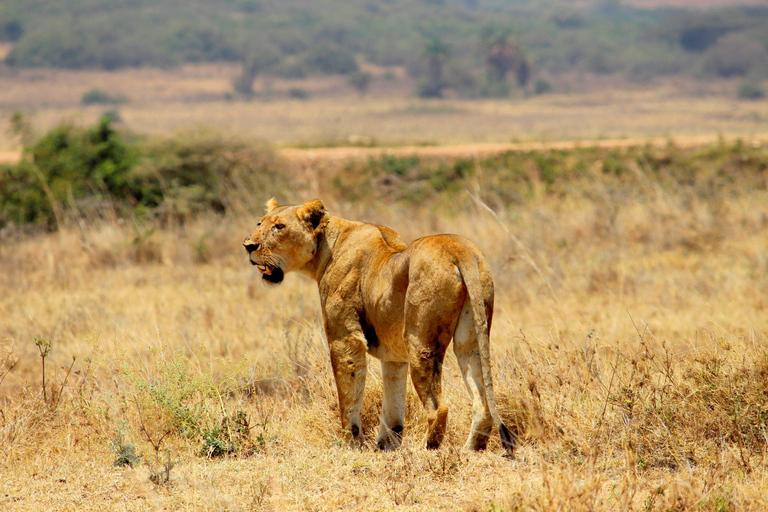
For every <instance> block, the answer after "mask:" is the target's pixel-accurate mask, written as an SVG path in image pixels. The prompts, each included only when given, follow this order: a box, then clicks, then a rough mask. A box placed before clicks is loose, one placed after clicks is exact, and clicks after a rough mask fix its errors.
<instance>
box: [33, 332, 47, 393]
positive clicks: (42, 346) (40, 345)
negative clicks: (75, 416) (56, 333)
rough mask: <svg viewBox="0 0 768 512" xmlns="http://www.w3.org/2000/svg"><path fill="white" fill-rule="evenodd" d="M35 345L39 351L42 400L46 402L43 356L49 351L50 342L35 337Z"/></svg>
mask: <svg viewBox="0 0 768 512" xmlns="http://www.w3.org/2000/svg"><path fill="white" fill-rule="evenodd" d="M35 345H36V346H37V350H38V351H39V352H40V365H41V367H42V368H41V371H42V376H43V402H45V403H46V404H47V403H48V392H47V391H46V387H45V358H46V357H48V354H49V353H50V352H51V342H50V341H49V340H46V339H45V338H35Z"/></svg>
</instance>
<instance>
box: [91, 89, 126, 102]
mask: <svg viewBox="0 0 768 512" xmlns="http://www.w3.org/2000/svg"><path fill="white" fill-rule="evenodd" d="M126 101H128V98H126V97H125V96H112V95H111V94H109V93H108V92H105V91H102V90H101V89H91V90H90V91H88V92H86V93H83V96H82V97H81V98H80V103H82V104H83V105H120V104H121V103H125V102H126Z"/></svg>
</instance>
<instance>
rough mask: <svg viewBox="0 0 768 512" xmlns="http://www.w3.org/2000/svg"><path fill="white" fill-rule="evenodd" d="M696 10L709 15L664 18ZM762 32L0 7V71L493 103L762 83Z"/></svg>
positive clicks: (626, 19)
mask: <svg viewBox="0 0 768 512" xmlns="http://www.w3.org/2000/svg"><path fill="white" fill-rule="evenodd" d="M705 5H706V6H709V7H712V8H716V7H717V9H709V10H705V11H693V10H687V9H671V8H672V7H686V8H687V7H692V6H699V7H701V6H705ZM726 7H727V8H726ZM767 24H768V5H766V4H765V2H757V1H756V0H744V1H743V2H735V3H734V2H725V1H720V0H710V1H707V2H705V3H701V2H693V1H691V0H686V1H683V0H632V1H627V2H623V3H620V2H618V1H611V0H600V1H598V0H595V1H590V2H566V1H563V0H549V1H542V2H528V1H524V0H517V1H512V2H501V1H498V0H462V1H456V0H370V1H368V2H360V3H358V2H354V3H350V2H345V1H342V0H318V1H312V2H310V1H306V0H302V1H299V0H294V1H291V2H283V1H278V0H190V1H188V2H175V1H170V0H166V1H163V2H149V1H141V0H138V1H134V2H125V3H119V4H116V3H114V2H106V1H103V0H72V1H70V2H67V3H66V4H64V3H59V2H53V1H51V0H8V1H7V2H4V3H3V5H2V6H0V44H2V43H4V44H6V45H10V46H7V47H5V51H6V52H7V55H6V57H5V59H4V61H5V63H6V64H7V65H8V66H12V67H58V68H70V69H83V68H89V69H90V68H100V69H108V70H112V69H119V68H125V67H143V66H154V67H168V66H176V65H179V64H182V63H194V62H222V61H224V62H238V63H242V64H243V66H244V67H243V77H242V80H243V81H244V82H245V85H244V87H245V91H246V92H248V91H249V90H250V89H249V88H250V83H251V82H252V81H253V78H254V77H255V76H257V75H260V74H264V73H266V74H270V75H274V76H279V77H283V78H289V79H298V78H303V77H306V76H312V75H318V74H341V75H347V76H355V75H356V74H357V75H360V74H363V75H364V73H365V64H372V65H376V66H385V67H391V66H399V67H405V68H406V69H407V70H408V73H409V74H410V75H411V76H413V77H414V78H415V79H416V80H417V81H419V82H420V83H421V85H420V90H421V91H422V92H423V93H424V95H433V96H440V95H442V93H443V91H444V90H453V91H454V92H456V93H458V94H462V95H466V96H478V95H479V96H505V95H507V94H509V91H510V89H514V88H515V87H522V88H528V89H529V90H533V89H535V88H536V87H545V86H544V85H541V86H537V85H536V82H535V80H536V79H537V78H539V79H542V77H544V78H545V77H546V76H547V75H549V74H553V73H554V74H557V73H569V72H574V71H576V72H587V73H597V74H623V75H626V76H629V77H631V78H633V79H635V80H647V79H648V78H651V77H654V76H660V75H671V74H677V73H688V74H694V75H698V76H704V77H719V76H726V77H727V76H748V75H749V76H765V73H766V69H765V67H766V66H765V62H766V61H768V49H766V44H768V42H767V41H766V39H765V33H766V25H767ZM366 80H367V79H366V78H365V77H364V76H363V77H362V78H361V77H359V76H358V78H357V82H356V83H357V84H360V87H361V88H364V87H365V86H366V83H367V82H366Z"/></svg>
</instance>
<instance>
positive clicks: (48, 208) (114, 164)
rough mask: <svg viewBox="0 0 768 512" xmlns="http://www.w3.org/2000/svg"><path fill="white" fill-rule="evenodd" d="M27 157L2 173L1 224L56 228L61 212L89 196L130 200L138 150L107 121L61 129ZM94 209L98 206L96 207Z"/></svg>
mask: <svg viewBox="0 0 768 512" xmlns="http://www.w3.org/2000/svg"><path fill="white" fill-rule="evenodd" d="M25 153H26V154H27V155H28V156H31V160H30V159H29V158H27V159H25V160H24V161H22V162H21V163H20V164H19V165H17V166H16V167H10V168H6V169H5V171H4V172H2V173H0V205H1V206H0V225H5V224H7V223H9V222H12V223H15V224H25V223H29V222H32V223H38V224H43V225H46V226H48V227H49V228H53V227H55V226H56V225H57V224H58V223H59V222H60V221H61V215H62V212H64V211H65V210H67V209H72V208H78V206H80V204H81V201H82V200H85V199H87V198H101V199H119V200H128V199H130V198H131V197H132V195H133V194H132V186H133V183H132V182H131V180H130V176H129V170H130V168H131V166H132V165H133V163H134V162H135V157H136V152H135V151H134V150H132V149H131V148H129V147H128V145H127V144H126V143H125V141H124V140H123V138H122V136H121V135H120V134H118V133H117V132H116V131H115V130H114V129H113V128H112V124H111V121H110V120H109V119H102V120H101V121H99V123H97V125H96V126H94V127H92V128H90V129H82V128H77V127H75V126H74V125H72V124H63V125H60V126H58V127H56V128H54V129H53V130H51V131H50V132H48V133H47V134H45V135H44V136H43V137H42V138H41V139H40V140H39V141H38V142H37V143H35V144H34V145H33V146H32V147H31V148H28V149H27V150H26V151H25ZM97 208H98V206H97Z"/></svg>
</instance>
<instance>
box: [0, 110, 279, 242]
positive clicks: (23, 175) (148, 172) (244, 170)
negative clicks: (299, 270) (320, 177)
mask: <svg viewBox="0 0 768 512" xmlns="http://www.w3.org/2000/svg"><path fill="white" fill-rule="evenodd" d="M25 155H26V156H25V158H24V159H23V160H22V162H21V163H19V164H18V165H16V166H0V227H2V226H5V225H7V224H14V225H24V224H28V223H34V224H39V225H43V226H46V227H47V228H49V229H54V228H56V227H57V226H58V224H59V223H60V222H61V221H62V220H63V219H66V218H69V217H71V216H96V217H99V216H101V215H103V213H104V212H106V211H109V213H110V214H113V213H115V212H116V213H118V214H120V215H126V216H129V215H137V216H139V217H146V216H149V217H152V218H158V219H162V220H175V221H184V220H185V219H187V218H189V217H190V216H192V215H195V214H198V213H201V212H218V213H223V212H226V211H230V210H233V209H235V210H237V211H244V210H246V209H249V208H251V207H253V206H254V202H257V203H258V202H260V201H262V200H263V198H264V196H266V195H268V194H272V195H274V194H276V193H279V192H280V191H282V190H285V189H286V188H287V185H286V184H287V183H288V180H289V178H288V177H287V176H286V175H285V173H284V171H282V168H281V166H280V165H279V164H278V162H277V158H276V157H275V155H274V153H273V151H272V150H271V149H270V148H269V147H267V146H265V145H253V144H246V143H245V142H242V141H233V140H231V139H225V138H224V137H221V136H218V135H212V134H209V133H204V132H196V133H195V132H192V133H184V134H180V135H179V136H177V137H174V138H170V139H161V140H156V141H151V142H148V143H142V144H134V145H129V144H128V143H127V142H126V140H125V138H124V137H123V135H121V134H120V133H119V132H117V131H116V130H115V129H114V128H113V127H112V121H111V119H109V118H106V117H105V118H102V119H101V120H100V121H99V122H98V123H97V124H96V125H95V126H93V127H90V128H79V127H76V126H74V125H72V124H63V125H61V126H58V127H56V128H54V129H53V130H51V131H50V132H48V133H46V134H45V135H44V136H43V137H42V138H41V139H40V140H39V141H37V142H36V143H34V144H33V145H32V146H31V147H29V148H26V149H25Z"/></svg>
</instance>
